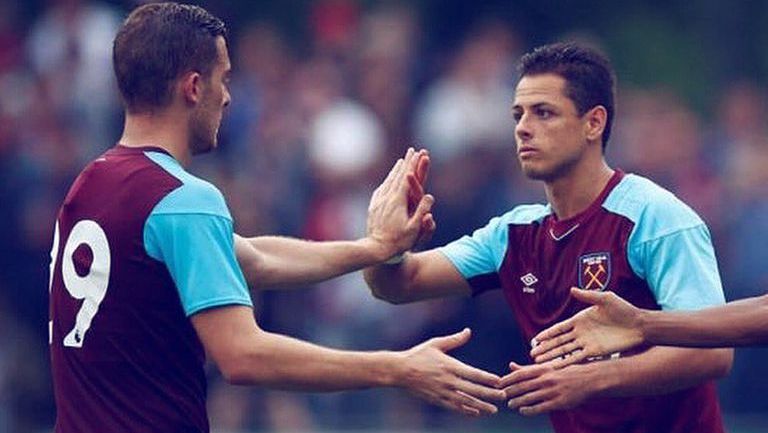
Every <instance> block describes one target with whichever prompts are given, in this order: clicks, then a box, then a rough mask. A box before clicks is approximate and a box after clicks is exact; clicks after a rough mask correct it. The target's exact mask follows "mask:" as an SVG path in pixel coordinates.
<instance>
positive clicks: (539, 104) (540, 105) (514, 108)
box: [512, 102, 554, 110]
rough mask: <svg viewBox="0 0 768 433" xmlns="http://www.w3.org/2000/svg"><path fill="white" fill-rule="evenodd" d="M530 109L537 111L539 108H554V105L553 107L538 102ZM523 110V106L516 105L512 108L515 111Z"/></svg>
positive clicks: (549, 104)
mask: <svg viewBox="0 0 768 433" xmlns="http://www.w3.org/2000/svg"><path fill="white" fill-rule="evenodd" d="M530 107H531V109H533V110H535V109H537V108H544V107H554V105H552V104H551V103H549V102H537V103H535V104H532V105H531V106H530ZM522 108H523V106H522V105H521V104H515V105H513V106H512V109H513V110H521V109H522Z"/></svg>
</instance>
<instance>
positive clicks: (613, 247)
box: [440, 171, 725, 433]
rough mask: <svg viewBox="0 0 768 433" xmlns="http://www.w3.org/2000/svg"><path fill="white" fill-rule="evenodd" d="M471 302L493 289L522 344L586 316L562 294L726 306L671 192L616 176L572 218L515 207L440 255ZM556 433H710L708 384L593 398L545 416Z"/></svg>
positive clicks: (713, 421)
mask: <svg viewBox="0 0 768 433" xmlns="http://www.w3.org/2000/svg"><path fill="white" fill-rule="evenodd" d="M440 250H441V251H442V252H443V253H444V254H445V256H446V257H448V259H449V260H450V261H451V262H452V263H453V264H454V266H455V267H456V268H457V269H458V271H459V273H460V274H461V275H462V276H463V277H464V278H466V280H467V282H468V283H469V284H470V286H471V287H472V289H473V292H474V293H475V294H479V293H482V292H483V291H486V290H492V289H502V290H503V292H504V296H505V298H506V299H507V301H508V303H509V305H510V307H511V309H512V311H513V312H514V316H515V318H516V320H517V322H518V324H519V326H520V329H521V331H522V333H523V335H524V337H525V338H526V339H527V340H530V339H531V338H533V336H535V335H536V334H537V333H538V332H540V331H542V330H543V329H545V328H547V327H549V326H551V325H553V324H555V323H557V322H559V321H562V320H565V319H567V318H569V317H571V316H573V315H574V314H575V313H576V312H578V311H579V310H581V309H583V308H585V307H586V305H585V304H583V303H581V302H578V301H576V300H574V299H573V298H572V297H571V296H570V288H571V287H572V286H578V287H581V288H583V289H588V290H611V291H613V292H615V293H617V294H618V295H620V296H621V297H623V298H625V299H627V300H628V301H630V302H632V303H633V304H635V305H637V306H640V307H643V308H648V309H663V310H696V309H700V308H704V307H709V306H714V305H720V304H723V303H724V302H725V299H724V296H723V290H722V284H721V281H720V276H719V273H718V267H717V260H716V258H715V253H714V249H713V247H712V242H711V238H710V234H709V231H708V229H707V227H706V225H705V224H704V222H703V221H702V220H701V219H700V218H699V217H698V215H696V213H695V212H694V211H693V210H691V209H690V208H689V207H688V206H686V205H685V204H684V203H683V202H681V201H680V200H679V199H677V198H676V197H675V196H674V195H673V194H672V193H670V192H668V191H666V190H664V189H663V188H661V187H659V186H657V185H656V184H654V183H653V182H651V181H650V180H648V179H645V178H643V177H640V176H637V175H632V174H626V175H625V174H624V173H622V172H621V171H616V173H615V174H614V175H613V177H612V178H611V179H610V181H609V182H608V185H607V186H606V187H605V189H604V190H603V192H602V193H601V194H600V196H599V197H598V198H597V199H596V200H595V201H594V203H593V204H592V205H591V206H590V207H589V208H588V209H586V210H585V211H584V212H582V213H580V214H579V215H576V216H574V217H573V218H569V219H567V220H558V219H557V218H556V217H555V216H554V214H553V212H552V209H551V207H550V206H549V205H525V206H518V207H516V208H514V209H513V210H512V211H510V212H508V213H506V214H504V215H502V216H500V217H497V218H493V219H492V220H491V221H490V222H489V223H488V224H487V225H486V226H485V227H483V228H480V229H478V230H476V231H475V232H474V233H473V234H472V235H471V236H464V237H463V238H461V239H458V240H456V241H454V242H452V243H450V244H448V245H446V246H444V247H442V248H441V249H440ZM552 421H553V424H554V426H555V429H556V430H557V431H558V432H560V433H576V432H579V433H581V432H585V433H586V432H590V433H595V432H606V433H607V432H618V431H622V432H624V431H627V432H629V431H631V432H637V433H641V432H642V433H672V432H675V433H684V432H691V431H696V432H700V433H719V432H722V431H723V427H722V421H721V419H720V411H719V408H718V402H717V397H716V393H715V388H714V385H713V384H712V383H706V384H704V385H701V386H698V387H694V388H690V389H686V390H682V391H678V392H675V393H672V394H667V395H662V396H652V397H632V398H621V399H593V400H590V401H588V402H587V403H585V404H584V405H582V406H580V407H579V408H576V409H573V410H566V411H559V412H555V413H553V415H552Z"/></svg>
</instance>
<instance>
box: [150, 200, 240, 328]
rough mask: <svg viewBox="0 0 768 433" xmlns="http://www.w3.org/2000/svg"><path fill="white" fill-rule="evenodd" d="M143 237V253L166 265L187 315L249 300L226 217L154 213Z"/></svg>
mask: <svg viewBox="0 0 768 433" xmlns="http://www.w3.org/2000/svg"><path fill="white" fill-rule="evenodd" d="M144 238H145V246H146V250H147V253H148V254H149V255H150V256H152V257H153V258H155V259H157V260H159V261H161V262H163V263H165V264H166V266H167V267H168V271H169V272H170V274H171V277H172V278H173V281H174V282H175V283H176V287H177V288H178V291H179V296H180V298H181V303H182V306H183V308H184V312H185V313H186V314H187V316H191V315H193V314H195V313H197V312H199V311H201V310H204V309H207V308H212V307H219V306H224V305H232V304H237V305H247V306H252V302H251V298H250V295H249V293H248V288H247V286H246V283H245V278H244V277H243V274H242V271H241V270H240V267H239V266H238V264H237V259H236V257H235V250H234V237H233V228H232V222H231V220H229V219H228V218H225V217H223V216H219V215H212V214H207V213H200V214H181V213H170V214H153V215H150V217H149V219H148V220H147V223H146V225H145V236H144Z"/></svg>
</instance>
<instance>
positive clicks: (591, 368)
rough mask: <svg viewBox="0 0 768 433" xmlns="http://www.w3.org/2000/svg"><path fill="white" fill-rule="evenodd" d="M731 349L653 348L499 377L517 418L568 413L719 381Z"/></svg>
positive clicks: (515, 368) (515, 370)
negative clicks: (606, 400) (593, 401)
mask: <svg viewBox="0 0 768 433" xmlns="http://www.w3.org/2000/svg"><path fill="white" fill-rule="evenodd" d="M732 360H733V351H732V350H731V349H683V348H671V347H653V348H650V349H648V350H647V351H645V352H643V353H641V354H638V355H634V356H629V357H626V358H619V359H614V360H605V361H597V362H591V363H588V364H576V365H570V366H567V367H565V368H557V366H556V365H555V364H554V363H547V364H534V365H530V366H524V367H522V366H518V365H516V364H513V365H512V366H511V367H512V369H513V371H512V373H510V374H509V375H507V376H505V377H504V378H502V387H503V388H504V389H505V392H506V394H507V397H508V398H509V403H508V406H509V407H510V408H513V409H518V410H519V411H520V413H521V414H523V415H538V414H541V413H545V412H549V411H553V410H561V409H568V408H572V407H574V406H577V405H579V404H581V403H582V402H583V401H585V400H587V399H589V398H592V397H598V396H603V397H621V396H634V395H656V394H666V393H669V392H673V391H676V390H680V389H684V388H688V387H691V386H694V385H697V384H699V383H702V382H704V381H706V380H711V379H715V378H719V377H722V376H724V375H725V374H727V373H728V371H729V370H730V366H731V363H732Z"/></svg>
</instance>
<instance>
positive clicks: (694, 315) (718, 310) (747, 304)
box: [531, 288, 768, 365]
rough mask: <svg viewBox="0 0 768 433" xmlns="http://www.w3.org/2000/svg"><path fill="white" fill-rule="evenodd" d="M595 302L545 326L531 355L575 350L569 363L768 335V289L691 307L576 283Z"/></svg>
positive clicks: (581, 295) (582, 296)
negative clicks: (633, 299) (657, 306)
mask: <svg viewBox="0 0 768 433" xmlns="http://www.w3.org/2000/svg"><path fill="white" fill-rule="evenodd" d="M572 293H573V296H574V297H576V298H577V299H579V300H581V301H583V302H587V303H590V304H593V306H592V307H590V308H588V309H586V310H583V311H581V312H579V313H578V314H576V315H575V316H573V317H572V318H570V319H568V320H565V321H563V322H560V323H558V324H556V325H553V326H552V327H550V328H548V329H546V330H544V331H542V332H541V333H539V334H538V335H537V336H536V337H535V338H534V341H535V342H536V344H535V347H534V348H533V350H532V351H531V356H532V357H534V359H535V360H536V362H546V361H549V360H552V359H555V358H559V357H562V356H564V355H570V356H568V357H566V358H565V359H562V360H561V361H559V362H561V363H562V364H564V365H567V364H572V363H578V362H581V361H583V360H584V359H587V358H590V357H595V356H604V355H608V354H610V353H614V352H619V351H622V350H626V349H629V348H632V347H634V346H637V345H639V344H642V343H646V344H652V345H675V346H688V347H732V346H738V345H747V344H759V343H761V342H766V341H768V295H766V296H761V297H756V298H749V299H744V300H741V301H736V302H731V303H729V304H726V305H722V306H717V307H710V308H706V309H703V310H698V311H690V312H668V311H649V310H642V309H639V308H636V307H634V306H632V305H631V304H629V303H628V302H626V301H625V300H623V299H621V298H620V297H618V296H617V295H616V294H614V293H611V292H590V291H583V290H579V289H576V288H574V289H572Z"/></svg>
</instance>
